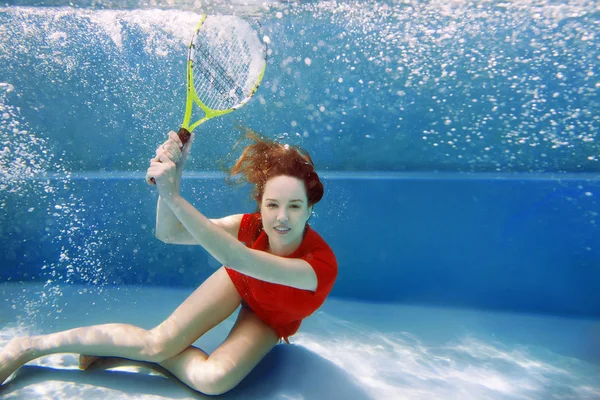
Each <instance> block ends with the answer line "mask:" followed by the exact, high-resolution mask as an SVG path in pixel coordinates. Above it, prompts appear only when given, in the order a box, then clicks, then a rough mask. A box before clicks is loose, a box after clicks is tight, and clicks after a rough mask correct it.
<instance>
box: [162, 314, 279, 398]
mask: <svg viewBox="0 0 600 400" xmlns="http://www.w3.org/2000/svg"><path fill="white" fill-rule="evenodd" d="M278 340H279V338H278V337H277V334H276V333H275V331H274V330H273V328H271V327H269V326H268V325H267V324H265V323H264V322H263V321H261V320H260V319H259V318H258V317H257V316H256V314H254V313H253V312H252V311H251V310H249V309H247V308H242V309H241V310H240V313H239V315H238V319H237V321H236V323H235V325H234V327H233V328H232V330H231V332H230V333H229V336H227V339H225V341H224V342H223V343H222V344H221V345H220V346H219V347H218V348H217V349H216V350H215V351H214V352H213V353H212V354H211V355H210V356H208V355H207V354H206V353H204V352H203V351H201V350H200V349H197V348H195V347H188V348H187V349H185V350H184V351H183V352H181V353H179V354H177V355H176V356H174V357H171V358H169V359H167V360H164V361H162V362H160V363H159V364H160V366H161V367H163V368H165V369H166V370H167V371H169V372H170V373H171V374H173V375H174V376H175V377H177V378H178V379H179V380H180V381H182V382H183V383H185V384H186V385H188V386H189V387H191V388H192V389H194V390H197V391H199V392H201V393H204V394H211V395H216V394H222V393H225V392H227V391H228V390H231V389H232V388H234V387H235V386H236V385H237V384H238V383H240V382H241V380H242V379H244V377H246V375H248V373H250V371H252V369H253V368H254V367H255V366H256V364H258V363H259V361H260V360H262V358H263V357H264V356H265V355H266V354H267V353H268V352H269V351H270V350H271V349H272V348H273V347H274V346H275V345H276V344H277V342H278Z"/></svg>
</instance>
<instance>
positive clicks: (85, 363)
mask: <svg viewBox="0 0 600 400" xmlns="http://www.w3.org/2000/svg"><path fill="white" fill-rule="evenodd" d="M100 358H101V357H98V356H86V355H84V354H80V355H79V369H82V370H84V371H85V370H86V369H88V368H89V367H90V366H91V365H92V364H94V363H96V361H98V360H99V359H100Z"/></svg>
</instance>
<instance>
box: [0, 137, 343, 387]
mask: <svg viewBox="0 0 600 400" xmlns="http://www.w3.org/2000/svg"><path fill="white" fill-rule="evenodd" d="M247 137H248V138H249V139H251V140H252V142H253V143H251V144H250V145H249V146H248V147H246V149H245V150H244V151H243V153H242V155H241V156H240V158H239V159H238V160H237V162H236V163H235V165H234V166H233V167H232V168H231V170H230V171H229V172H230V177H234V178H237V179H238V180H242V181H248V182H250V183H251V184H253V185H254V191H253V194H254V199H255V200H256V202H257V204H258V207H259V210H260V211H259V212H257V213H254V214H244V215H242V214H237V215H230V216H227V217H224V218H221V219H213V220H211V219H208V218H206V217H205V216H204V215H203V214H201V213H200V212H199V211H198V210H197V209H195V208H194V207H193V206H192V205H191V204H189V203H188V202H187V201H186V200H185V199H184V198H183V197H181V195H180V194H179V183H180V178H181V173H182V170H183V166H184V164H185V161H186V159H187V156H188V154H189V151H190V148H191V142H190V143H188V145H187V146H185V149H184V150H183V152H182V151H181V148H182V147H183V146H182V143H181V141H180V139H179V137H178V136H177V134H175V133H174V132H170V133H169V139H168V140H167V141H166V142H165V143H164V144H163V145H162V146H161V147H159V149H158V150H157V151H156V157H155V158H154V159H153V160H152V161H151V162H150V168H149V169H148V172H147V175H146V180H147V182H151V179H152V178H154V182H155V183H156V188H157V190H158V193H159V198H158V205H157V216H156V236H157V237H158V238H159V239H160V240H162V241H164V242H166V243H177V244H199V245H201V246H203V247H204V248H205V249H206V250H207V251H208V252H209V253H210V254H211V255H212V256H213V257H214V258H216V259H217V260H218V261H219V262H221V263H222V264H223V265H224V267H222V268H220V269H219V270H217V271H216V272H215V273H213V274H212V275H211V276H210V277H209V278H208V279H207V280H206V281H205V282H204V283H202V285H201V286H200V287H199V288H198V289H196V290H195V291H194V292H193V293H192V294H191V295H190V296H189V297H188V298H187V299H186V300H185V301H184V302H183V303H182V304H181V305H180V306H179V307H178V308H177V309H176V310H175V311H174V312H173V313H172V314H171V315H170V316H169V317H168V318H167V319H166V320H165V321H163V322H162V323H161V324H159V325H158V326H156V327H155V328H153V329H151V330H145V329H142V328H139V327H136V326H132V325H128V324H105V325H96V326H90V327H82V328H76V329H71V330H68V331H64V332H59V333H55V334H50V335H42V336H35V337H23V338H15V339H13V340H12V341H11V342H10V343H9V344H8V345H7V346H6V347H5V349H4V350H3V352H2V353H1V354H0V383H1V382H4V381H5V380H6V378H8V376H9V375H10V374H11V373H12V372H13V371H15V370H16V369H17V368H19V367H20V366H22V365H23V364H25V363H27V362H29V361H31V360H33V359H35V358H37V357H41V356H45V355H49V354H54V353H79V354H90V355H93V356H81V358H80V366H81V367H82V368H84V369H85V368H87V367H88V366H89V365H90V364H91V363H93V362H94V361H96V360H97V359H98V357H121V358H127V359H130V360H138V361H146V362H152V363H157V364H159V365H160V366H162V367H163V368H165V369H166V370H167V371H169V372H170V373H172V374H173V375H174V376H176V377H177V378H178V379H179V380H181V381H182V382H184V383H185V384H187V385H188V386H189V387H191V388H192V389H194V390H197V391H199V392H202V393H205V394H221V393H224V392H226V391H228V390H230V389H232V388H233V387H235V386H236V385H237V384H238V383H239V382H240V381H241V380H242V379H243V378H244V377H245V376H246V375H247V374H248V373H249V372H250V371H251V370H252V369H253V368H254V366H255V365H256V364H258V362H259V361H260V360H261V359H262V358H263V357H264V356H265V355H266V354H267V353H268V352H269V351H270V350H271V349H272V348H273V347H274V346H275V345H276V344H277V342H279V341H280V340H281V339H283V340H285V341H286V342H288V343H289V341H288V338H289V337H290V336H291V335H293V334H294V333H296V331H297V330H298V328H299V326H300V323H301V321H302V319H303V318H306V317H307V316H309V315H310V314H311V313H313V312H314V311H315V310H316V309H317V308H319V307H320V306H321V304H322V303H323V301H324V300H325V298H326V297H327V295H328V294H329V292H330V291H331V288H332V286H333V283H334V281H335V278H336V276H337V263H336V261H335V257H334V255H333V252H332V251H331V249H330V248H329V246H328V245H327V244H326V243H325V242H324V241H323V239H322V238H321V237H320V236H319V235H318V234H317V233H316V232H315V231H313V230H312V229H311V228H310V227H309V225H308V223H307V221H308V219H309V217H310V214H311V211H312V208H313V206H314V205H315V204H316V203H317V202H319V200H321V197H322V196H323V185H322V184H321V182H320V180H319V177H318V175H317V173H316V172H315V170H314V166H313V163H312V160H311V159H310V157H309V155H308V154H306V153H304V152H303V151H302V150H301V149H299V148H294V147H290V146H288V145H282V144H279V143H276V142H272V141H268V140H265V139H263V138H260V137H259V136H258V135H256V134H253V133H247ZM192 139H193V138H192ZM225 266H226V267H225ZM240 305H242V307H241V309H240V312H239V314H238V317H237V320H236V323H235V325H234V327H233V328H232V330H231V332H230V333H229V335H228V336H227V338H226V339H225V341H224V342H223V343H222V344H221V345H220V346H219V347H218V348H217V349H216V350H215V351H214V352H213V353H212V354H210V355H207V354H206V353H204V352H202V351H201V350H200V349H198V348H195V347H193V346H191V345H192V343H194V342H195V341H196V340H197V339H198V338H199V337H200V336H202V335H203V334H204V333H205V332H207V331H208V330H210V329H211V328H213V327H214V326H215V325H217V324H219V323H220V322H221V321H223V320H225V319H226V318H227V317H228V316H229V315H231V314H232V313H233V312H234V311H235V310H236V309H237V308H238V306H240Z"/></svg>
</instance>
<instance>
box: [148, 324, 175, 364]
mask: <svg viewBox="0 0 600 400" xmlns="http://www.w3.org/2000/svg"><path fill="white" fill-rule="evenodd" d="M177 342H178V341H177V340H175V338H171V337H169V336H168V335H166V334H165V333H164V331H162V330H161V329H159V327H156V328H154V329H151V330H149V331H148V334H147V337H146V341H145V349H144V353H145V356H146V357H147V361H149V362H153V363H160V362H162V361H165V360H167V359H169V358H171V357H173V356H174V355H177V354H179V353H180V352H181V351H182V350H184V349H182V348H180V346H177Z"/></svg>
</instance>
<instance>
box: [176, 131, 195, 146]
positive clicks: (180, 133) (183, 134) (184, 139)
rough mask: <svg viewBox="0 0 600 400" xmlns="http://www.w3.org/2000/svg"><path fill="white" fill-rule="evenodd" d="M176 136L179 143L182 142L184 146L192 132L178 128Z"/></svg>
mask: <svg viewBox="0 0 600 400" xmlns="http://www.w3.org/2000/svg"><path fill="white" fill-rule="evenodd" d="M177 136H179V139H181V143H183V145H184V146H185V144H186V143H187V142H188V140H190V137H192V134H191V133H190V131H188V130H187V129H185V128H180V129H179V131H177Z"/></svg>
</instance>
